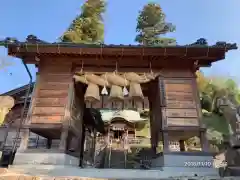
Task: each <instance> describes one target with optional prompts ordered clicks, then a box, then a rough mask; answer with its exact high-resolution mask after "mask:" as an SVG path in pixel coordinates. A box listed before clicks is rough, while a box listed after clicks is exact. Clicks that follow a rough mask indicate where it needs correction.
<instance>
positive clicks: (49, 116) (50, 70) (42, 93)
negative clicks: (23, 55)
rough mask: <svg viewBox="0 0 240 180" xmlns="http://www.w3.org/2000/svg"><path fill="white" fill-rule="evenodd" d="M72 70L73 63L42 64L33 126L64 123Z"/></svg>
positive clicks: (32, 118)
mask: <svg viewBox="0 0 240 180" xmlns="http://www.w3.org/2000/svg"><path fill="white" fill-rule="evenodd" d="M71 68H72V64H71V63H62V62H61V63H57V62H56V61H55V62H54V61H47V60H45V61H41V62H40V65H39V81H38V84H37V88H36V93H35V102H34V104H33V107H32V117H31V124H43V123H44V124H49V123H50V124H59V123H62V121H63V119H64V115H65V113H66V112H65V107H66V105H67V101H68V89H69V85H70V83H71V82H72V74H71Z"/></svg>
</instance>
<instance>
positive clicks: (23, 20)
mask: <svg viewBox="0 0 240 180" xmlns="http://www.w3.org/2000/svg"><path fill="white" fill-rule="evenodd" d="M83 2H84V1H83V0H39V1H33V0H24V1H20V0H1V14H2V15H1V16H0V26H1V28H0V38H1V39H2V38H5V37H6V36H11V37H16V38H18V39H19V40H24V39H25V38H26V36H27V35H28V34H35V35H37V36H38V37H39V38H40V39H43V40H46V41H50V42H54V41H56V39H57V37H59V36H60V35H61V34H62V33H63V32H64V30H66V28H67V27H68V25H69V23H70V22H71V21H72V20H73V19H74V17H75V16H76V15H77V14H78V13H79V12H80V6H81V5H82V4H83ZM147 2H149V1H147V0H121V1H120V0H108V6H107V12H106V14H105V15H104V17H105V26H106V27H105V29H106V30H105V42H106V43H109V44H110V43H111V44H133V43H134V37H135V35H136V33H135V26H136V17H137V15H138V11H139V10H140V9H142V7H143V5H144V4H146V3H147ZM154 2H156V3H160V5H161V7H162V8H163V10H164V12H165V14H166V16H167V21H169V22H171V23H173V24H175V25H176V27H177V30H176V32H175V33H170V34H167V36H168V37H174V38H176V39H177V42H178V44H189V43H192V42H194V41H195V40H197V39H198V38H201V37H204V38H206V39H207V40H208V42H209V43H210V44H213V43H215V42H216V41H227V42H236V43H238V44H240V23H239V17H240V11H239V8H240V1H239V0H194V1H193V0H181V1H180V0H175V1H173V0H171V1H169V0H156V1H154ZM0 58H1V59H6V58H7V60H9V61H11V62H13V63H14V65H12V66H11V67H9V68H7V70H5V71H2V70H1V72H0V83H1V86H0V93H2V92H5V91H8V90H10V89H13V88H16V87H19V86H21V85H24V84H26V83H28V81H29V78H28V75H27V73H26V71H25V70H24V67H23V65H22V64H21V61H20V60H19V59H13V58H10V57H7V51H6V49H4V48H0ZM239 58H240V51H239V50H236V51H232V52H229V53H228V54H227V56H226V59H225V60H224V61H221V62H217V63H215V64H214V65H213V66H212V67H211V68H208V69H204V72H205V73H206V74H208V75H213V76H231V77H234V78H235V79H236V80H237V81H238V83H239V84H240V73H238V72H239V69H240V68H239V67H240V62H239V61H240V59H239ZM30 68H31V72H32V74H33V75H34V77H35V72H36V70H35V68H34V67H33V66H30ZM10 74H12V75H10Z"/></svg>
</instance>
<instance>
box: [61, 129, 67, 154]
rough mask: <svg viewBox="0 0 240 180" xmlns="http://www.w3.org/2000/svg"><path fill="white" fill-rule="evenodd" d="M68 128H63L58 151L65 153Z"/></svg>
mask: <svg viewBox="0 0 240 180" xmlns="http://www.w3.org/2000/svg"><path fill="white" fill-rule="evenodd" d="M68 131H69V129H68V128H63V129H62V132H61V136H60V143H59V150H60V151H61V152H66V150H67V140H68V133H69V132H68Z"/></svg>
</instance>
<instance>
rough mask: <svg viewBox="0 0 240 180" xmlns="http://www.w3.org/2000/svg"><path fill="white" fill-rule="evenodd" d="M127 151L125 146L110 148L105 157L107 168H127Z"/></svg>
mask: <svg viewBox="0 0 240 180" xmlns="http://www.w3.org/2000/svg"><path fill="white" fill-rule="evenodd" d="M125 153H126V151H125V150H124V149H123V148H111V149H110V148H108V149H107V153H106V157H105V165H104V167H105V168H113V169H125V168H126V165H127V162H126V155H125Z"/></svg>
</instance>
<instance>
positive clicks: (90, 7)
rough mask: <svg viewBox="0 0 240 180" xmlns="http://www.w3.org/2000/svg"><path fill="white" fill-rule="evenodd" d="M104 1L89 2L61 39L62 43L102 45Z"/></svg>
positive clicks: (91, 0)
mask: <svg viewBox="0 0 240 180" xmlns="http://www.w3.org/2000/svg"><path fill="white" fill-rule="evenodd" d="M105 6H106V3H105V1H104V0H87V1H86V2H85V4H84V5H83V6H82V8H81V14H80V15H78V16H77V17H76V18H75V19H74V20H73V22H72V23H71V25H70V26H69V28H68V30H67V31H66V32H65V33H64V34H63V36H62V37H61V38H60V39H61V41H62V42H73V43H84V44H85V43H86V44H87V43H91V44H95V43H102V42H103V40H104V24H103V17H102V16H103V13H104V12H105Z"/></svg>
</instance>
